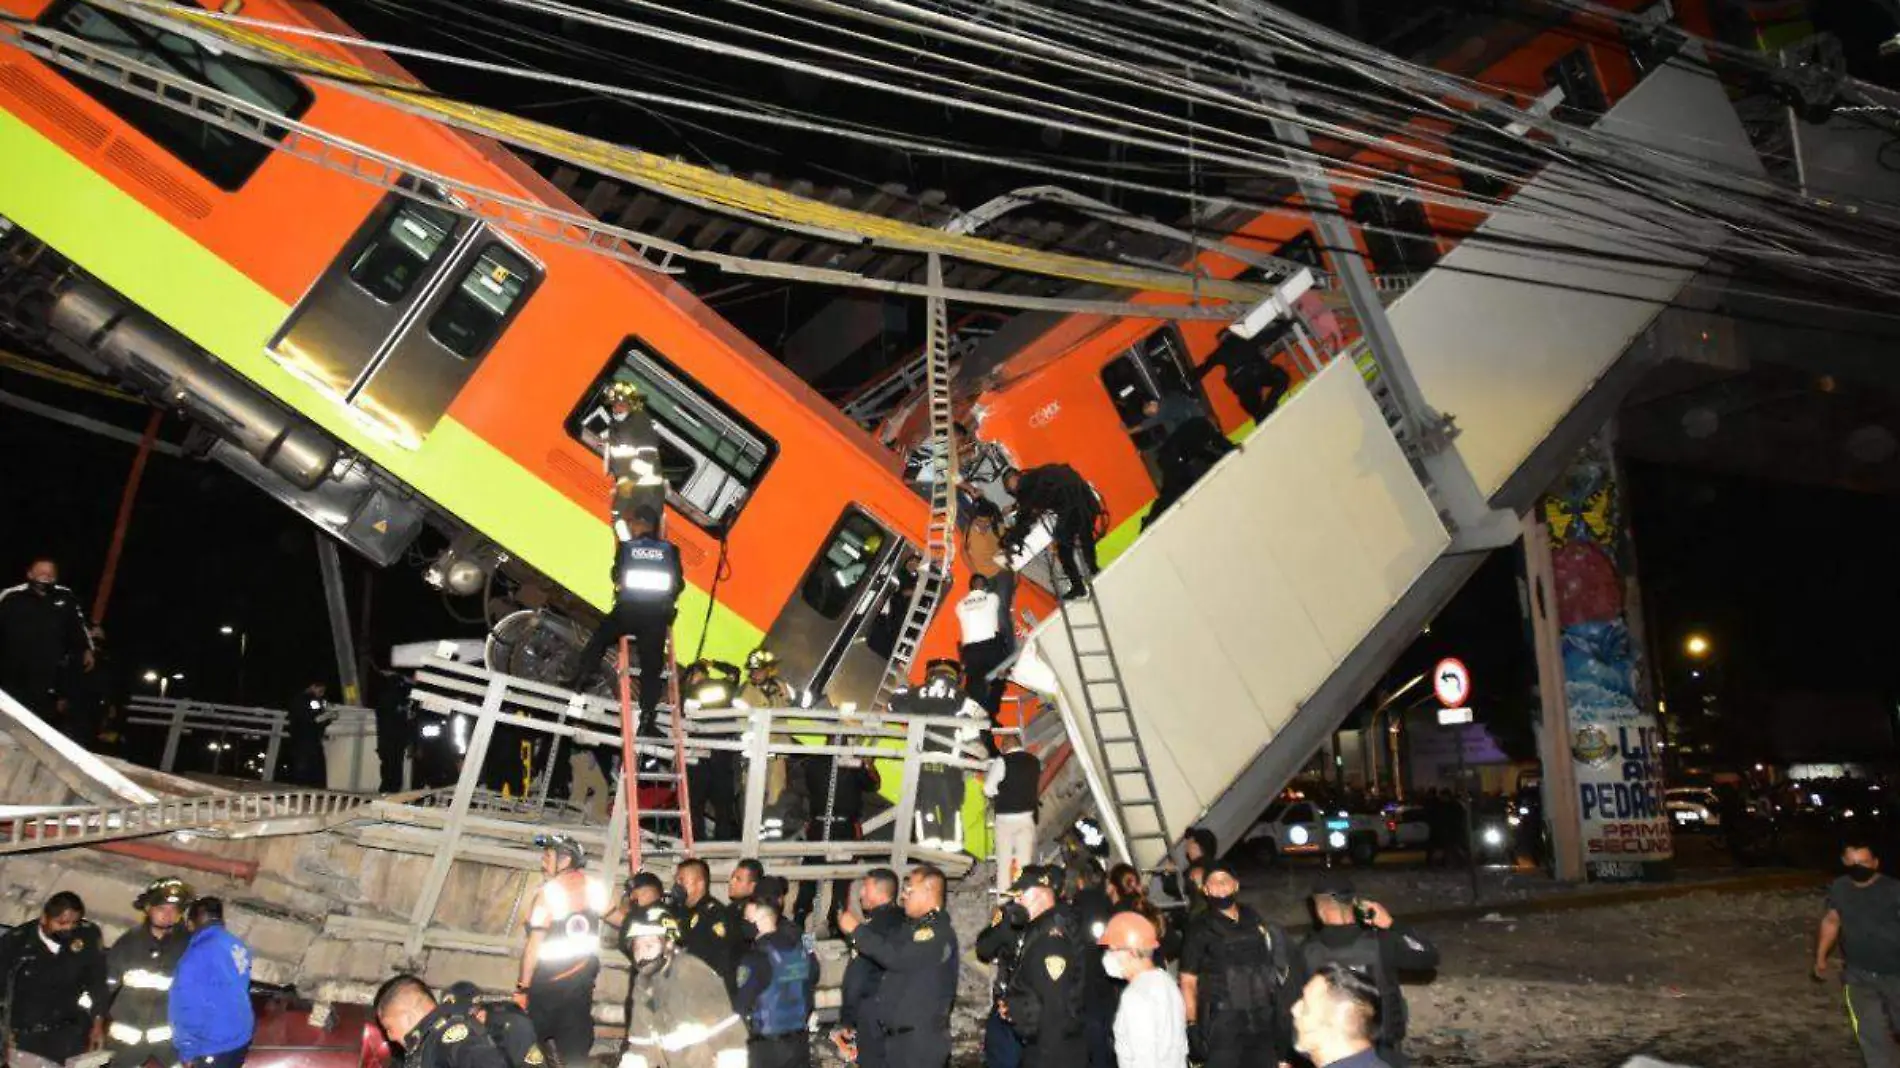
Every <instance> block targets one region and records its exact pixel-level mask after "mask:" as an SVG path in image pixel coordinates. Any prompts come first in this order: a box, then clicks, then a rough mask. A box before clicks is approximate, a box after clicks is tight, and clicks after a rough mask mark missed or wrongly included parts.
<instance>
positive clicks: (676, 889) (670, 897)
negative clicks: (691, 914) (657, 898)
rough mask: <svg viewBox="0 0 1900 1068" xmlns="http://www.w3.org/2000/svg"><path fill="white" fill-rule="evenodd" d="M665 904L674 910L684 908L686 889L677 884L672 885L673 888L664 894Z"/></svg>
mask: <svg viewBox="0 0 1900 1068" xmlns="http://www.w3.org/2000/svg"><path fill="white" fill-rule="evenodd" d="M666 903H667V904H668V905H671V906H673V907H674V908H676V909H679V908H685V907H686V888H685V887H683V886H681V885H680V884H678V883H674V884H673V888H672V889H671V890H668V891H667V892H666Z"/></svg>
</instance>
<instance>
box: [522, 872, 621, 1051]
mask: <svg viewBox="0 0 1900 1068" xmlns="http://www.w3.org/2000/svg"><path fill="white" fill-rule="evenodd" d="M535 844H536V845H538V846H540V847H541V872H542V874H544V875H546V876H547V881H546V882H544V883H542V884H541V890H540V892H539V893H537V894H536V895H535V899H534V905H533V907H532V908H531V909H530V910H529V913H528V946H527V948H526V949H525V950H524V951H523V952H522V954H521V977H520V979H519V980H518V981H517V982H516V984H515V991H516V993H517V994H519V995H524V996H526V998H527V1005H526V1008H527V1010H528V1016H529V1018H530V1019H532V1020H533V1021H534V1030H535V1034H536V1035H538V1036H540V1037H541V1038H543V1039H544V1040H545V1041H546V1044H547V1046H548V1048H549V1049H550V1050H551V1051H552V1052H553V1053H554V1054H555V1056H556V1058H557V1059H559V1061H560V1062H561V1063H562V1064H565V1065H570V1066H573V1068H580V1066H582V1065H585V1064H586V1063H587V1058H588V1054H589V1053H590V1052H591V1051H592V1050H593V1048H594V979H595V977H596V976H598V975H599V974H600V928H601V924H602V922H603V921H604V920H605V918H606V915H607V910H608V901H607V885H606V884H605V883H603V882H601V881H600V880H599V879H595V878H592V877H590V876H589V875H588V874H587V873H586V872H585V871H583V870H582V869H583V867H584V865H585V864H586V863H587V854H586V852H585V851H584V850H583V849H582V848H581V844H580V843H579V842H576V841H575V840H574V839H572V838H569V837H567V836H565V835H558V834H554V835H542V836H540V837H538V838H536V839H535Z"/></svg>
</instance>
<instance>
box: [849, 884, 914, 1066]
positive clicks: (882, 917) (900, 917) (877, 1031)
mask: <svg viewBox="0 0 1900 1068" xmlns="http://www.w3.org/2000/svg"><path fill="white" fill-rule="evenodd" d="M858 907H859V908H860V909H862V910H863V913H864V926H863V927H861V928H859V930H860V931H871V932H873V934H874V935H876V936H879V937H884V938H889V937H890V936H891V935H893V934H895V933H896V932H897V930H898V929H899V928H901V927H903V926H904V923H905V918H904V910H903V909H902V908H900V907H899V906H898V904H897V873H896V872H894V871H892V870H890V869H889V868H872V869H871V871H870V873H869V874H867V875H866V876H865V877H864V878H863V880H861V881H860V882H859V883H858ZM850 941H851V962H850V963H849V964H846V965H845V968H844V982H843V985H842V987H841V988H840V991H839V1004H838V1029H837V1030H836V1031H834V1032H832V1036H831V1040H832V1043H833V1044H834V1045H836V1046H837V1047H838V1052H839V1054H840V1055H842V1056H843V1057H844V1058H845V1059H846V1060H855V1061H856V1062H857V1063H858V1065H859V1068H888V1066H889V1065H890V1063H891V1062H890V1057H889V1055H888V1054H887V1053H886V1051H885V1048H884V1022H883V1017H882V1016H881V1014H880V1013H881V1009H880V1007H879V1005H878V990H879V989H880V987H881V986H882V985H883V982H884V968H883V966H882V965H880V964H878V963H877V962H876V961H874V960H872V959H871V958H869V957H867V956H865V955H864V954H863V953H860V952H858V948H857V942H856V940H855V939H851V940H850Z"/></svg>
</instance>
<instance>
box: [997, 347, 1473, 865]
mask: <svg viewBox="0 0 1900 1068" xmlns="http://www.w3.org/2000/svg"><path fill="white" fill-rule="evenodd" d="M1448 542H1449V539H1448V536H1447V535H1446V533H1445V530H1444V528H1443V526H1441V525H1440V523H1439V521H1438V516H1437V513H1436V510H1435V509H1434V508H1433V507H1432V504H1431V501H1430V500H1429V499H1428V498H1427V497H1426V496H1425V492H1424V490H1423V489H1422V488H1420V486H1419V484H1418V482H1417V480H1416V479H1415V478H1414V476H1413V474H1412V469H1411V467H1410V465H1409V464H1408V463H1407V462H1406V460H1405V456H1404V454H1403V453H1401V452H1400V451H1399V447H1398V444H1397V443H1396V442H1395V441H1394V440H1393V438H1392V434H1391V432H1390V431H1389V430H1387V429H1386V426H1385V420H1384V419H1383V418H1382V417H1381V416H1380V414H1379V410H1378V407H1377V406H1376V405H1375V404H1374V403H1373V400H1372V397H1371V395H1370V394H1369V393H1368V392H1367V391H1366V387H1365V383H1364V382H1363V381H1362V380H1361V379H1360V377H1359V372H1358V369H1357V368H1356V367H1354V366H1353V365H1352V362H1351V361H1349V360H1342V361H1339V362H1337V363H1335V364H1334V365H1332V366H1331V367H1328V368H1327V369H1326V370H1325V371H1323V372H1321V374H1320V375H1319V376H1318V377H1317V378H1316V379H1315V380H1314V381H1313V382H1311V383H1310V384H1309V385H1307V387H1306V388H1304V389H1302V390H1301V391H1300V392H1299V393H1298V394H1297V395H1296V396H1294V397H1293V398H1292V399H1291V400H1289V401H1288V402H1287V403H1286V405H1285V406H1284V407H1282V408H1281V409H1280V410H1279V412H1277V413H1276V414H1275V415H1274V417H1273V418H1272V419H1271V420H1269V421H1268V422H1267V424H1266V425H1265V426H1263V427H1261V429H1260V430H1259V431H1258V432H1257V433H1255V434H1254V436H1253V437H1252V438H1250V439H1249V440H1248V441H1247V444H1246V447H1245V448H1244V449H1243V450H1241V451H1240V452H1238V453H1235V454H1233V455H1231V456H1229V457H1228V458H1227V459H1226V460H1225V461H1223V462H1222V464H1221V465H1220V466H1219V467H1218V468H1216V469H1215V470H1214V472H1213V473H1212V474H1210V475H1209V476H1208V477H1207V478H1205V479H1203V480H1202V481H1201V483H1200V484H1199V485H1198V486H1196V487H1195V488H1194V490H1193V491H1192V492H1191V493H1189V494H1188V495H1187V496H1186V497H1185V498H1183V499H1182V500H1181V501H1180V502H1179V503H1177V504H1176V505H1175V506H1174V508H1173V509H1172V510H1170V511H1169V513H1168V514H1167V515H1166V516H1165V517H1164V518H1163V519H1162V520H1161V521H1160V522H1158V523H1157V524H1156V525H1155V526H1154V528H1153V529H1151V530H1150V531H1148V533H1147V534H1145V535H1143V537H1142V538H1141V540H1140V541H1138V542H1137V543H1136V544H1135V546H1134V547H1133V548H1131V549H1130V550H1129V551H1128V552H1126V553H1124V554H1123V555H1122V556H1121V557H1120V558H1119V559H1118V560H1116V561H1115V563H1114V564H1113V565H1111V566H1110V567H1109V568H1108V569H1107V570H1106V571H1104V572H1103V573H1102V574H1101V575H1100V576H1099V577H1098V578H1097V580H1096V593H1097V596H1098V598H1099V600H1100V603H1101V606H1102V610H1103V612H1104V613H1105V614H1106V617H1107V621H1108V626H1109V630H1110V634H1111V637H1112V638H1113V640H1114V642H1115V650H1116V654H1117V656H1118V658H1119V660H1120V665H1121V670H1122V677H1123V680H1124V682H1125V683H1126V685H1127V686H1128V689H1129V694H1130V698H1131V701H1132V704H1133V705H1134V709H1135V721H1136V724H1137V728H1138V729H1139V730H1140V731H1141V736H1142V742H1143V745H1144V747H1145V748H1146V751H1147V753H1148V757H1149V760H1150V764H1151V767H1152V768H1153V770H1154V774H1155V785H1156V789H1157V791H1158V792H1159V794H1160V797H1161V801H1162V808H1163V811H1164V812H1165V814H1166V816H1167V824H1168V829H1169V830H1170V832H1171V833H1173V834H1174V835H1175V836H1176V837H1178V836H1179V835H1180V834H1181V833H1182V832H1183V831H1184V830H1186V828H1187V827H1188V826H1189V825H1190V824H1192V823H1193V821H1194V820H1195V819H1196V818H1197V817H1198V816H1199V815H1200V814H1201V813H1202V812H1203V811H1205V810H1206V808H1207V806H1208V805H1210V804H1211V803H1212V802H1213V801H1214V799H1215V798H1217V797H1219V796H1220V794H1221V793H1222V791H1224V790H1225V789H1226V788H1227V786H1228V784H1229V783H1230V782H1231V781H1232V780H1233V779H1234V777H1235V776H1236V775H1238V774H1239V773H1240V772H1241V770H1242V769H1244V768H1245V767H1246V766H1247V765H1248V764H1249V763H1250V762H1251V761H1252V760H1253V758H1254V757H1255V755H1256V754H1258V753H1259V751H1260V750H1261V749H1262V748H1263V747H1264V746H1265V745H1266V744H1267V742H1268V741H1270V740H1271V739H1272V737H1273V735H1274V734H1275V733H1276V732H1277V731H1278V730H1279V729H1280V727H1281V726H1282V725H1283V724H1285V723H1286V722H1287V720H1288V719H1289V718H1291V717H1292V716H1293V714H1294V713H1295V712H1296V711H1297V710H1298V708H1299V703H1300V702H1301V701H1303V700H1304V699H1305V698H1306V697H1307V696H1308V695H1309V694H1311V693H1312V692H1313V691H1314V690H1316V689H1317V688H1318V687H1319V686H1320V684H1321V683H1323V682H1324V681H1325V680H1326V679H1327V677H1328V676H1330V675H1331V674H1332V672H1333V670H1334V668H1335V667H1336V666H1337V665H1338V664H1339V662H1340V661H1341V660H1342V659H1344V658H1345V656H1346V655H1347V654H1348V653H1350V652H1352V650H1353V649H1354V647H1355V646H1357V645H1358V643H1359V641H1360V639H1361V638H1362V637H1363V636H1364V635H1365V633H1366V632H1367V631H1368V630H1370V629H1371V628H1372V626H1373V625H1374V624H1375V623H1376V622H1378V620H1379V618H1380V617H1381V616H1383V615H1384V614H1385V612H1386V610H1387V609H1388V608H1390V607H1391V605H1392V604H1393V602H1394V601H1396V600H1397V599H1398V598H1399V597H1400V596H1401V595H1402V594H1403V593H1404V592H1405V591H1406V590H1407V589H1408V588H1410V586H1411V585H1412V583H1413V581H1414V580H1415V579H1416V578H1417V577H1418V575H1419V574H1420V572H1422V571H1423V570H1424V569H1425V568H1426V567H1427V566H1428V565H1429V564H1430V563H1431V562H1432V561H1433V560H1435V559H1437V557H1438V555H1439V553H1441V552H1442V551H1443V550H1444V549H1445V547H1446V546H1447V544H1448ZM1035 640H1036V641H1037V642H1038V644H1039V646H1040V648H1041V651H1042V653H1043V654H1044V655H1045V656H1046V657H1047V659H1048V661H1049V663H1050V664H1051V665H1053V666H1054V667H1055V668H1056V670H1057V672H1058V674H1059V675H1060V676H1061V678H1062V683H1063V687H1064V691H1065V697H1067V698H1070V699H1071V705H1072V707H1075V708H1076V710H1077V719H1078V721H1079V725H1080V727H1081V728H1082V729H1083V731H1084V732H1085V734H1086V735H1087V736H1088V740H1089V741H1090V743H1091V745H1092V744H1093V736H1092V733H1091V731H1092V727H1091V725H1090V724H1089V723H1088V722H1087V716H1086V713H1085V712H1084V711H1083V710H1082V708H1081V706H1080V705H1078V704H1075V703H1074V701H1073V698H1075V697H1077V696H1079V694H1078V691H1077V690H1076V676H1075V661H1074V659H1073V658H1072V657H1071V656H1070V654H1069V651H1068V645H1067V641H1066V635H1065V634H1064V633H1063V630H1062V626H1061V623H1060V621H1059V620H1056V619H1053V618H1052V619H1051V620H1049V621H1047V622H1046V623H1045V625H1044V626H1043V628H1042V629H1041V630H1040V631H1039V632H1038V633H1037V635H1036V638H1035ZM1130 818H1131V819H1132V820H1134V821H1136V822H1137V823H1139V822H1140V821H1141V820H1142V818H1143V817H1141V816H1140V815H1139V814H1136V815H1134V816H1132V817H1130ZM1156 859H1157V858H1156V857H1155V856H1152V855H1138V856H1137V860H1138V861H1139V862H1141V863H1144V864H1147V863H1153V862H1154V861H1155V860H1156Z"/></svg>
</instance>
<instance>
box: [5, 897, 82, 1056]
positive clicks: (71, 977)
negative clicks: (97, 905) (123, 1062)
mask: <svg viewBox="0 0 1900 1068" xmlns="http://www.w3.org/2000/svg"><path fill="white" fill-rule="evenodd" d="M101 940H102V939H101V935H100V934H99V928H98V927H97V926H95V925H94V924H93V923H92V922H91V921H90V920H87V919H86V904H85V902H83V901H81V900H79V895H78V894H75V893H73V892H71V891H69V890H62V891H60V892H59V893H57V894H54V895H53V896H52V897H49V898H47V899H46V904H45V906H43V907H42V908H41V909H40V918H39V921H38V922H37V923H23V924H21V925H19V926H18V927H15V928H14V929H12V930H11V931H8V932H6V933H5V934H3V935H0V1006H4V1008H5V1010H6V1011H5V1014H4V1018H3V1019H0V1024H4V1027H0V1049H5V1050H7V1051H8V1052H9V1054H10V1056H9V1057H8V1061H9V1063H10V1064H12V1065H13V1066H14V1068H58V1065H59V1064H60V1063H61V1062H63V1061H66V1060H69V1059H71V1058H73V1057H77V1056H79V1055H80V1054H81V1053H84V1052H86V1050H87V1049H88V1048H94V1047H97V1046H98V1045H99V1044H100V1042H101V1041H102V1039H103V1037H104V1036H103V1035H101V1034H100V1031H101V1028H100V1023H101V1021H102V1020H103V1018H104V1016H103V1014H104V1012H105V1005H106V954H105V947H104V946H103V945H101V944H100V943H101Z"/></svg>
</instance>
